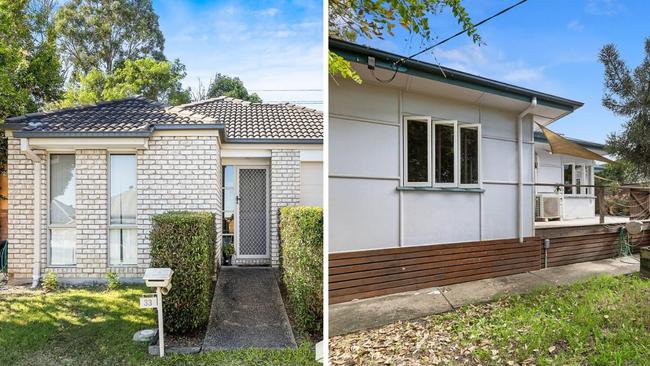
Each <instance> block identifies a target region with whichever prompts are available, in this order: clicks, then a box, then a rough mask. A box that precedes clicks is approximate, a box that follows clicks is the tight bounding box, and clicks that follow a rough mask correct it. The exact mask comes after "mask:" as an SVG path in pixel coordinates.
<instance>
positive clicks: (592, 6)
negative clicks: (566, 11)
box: [585, 0, 626, 15]
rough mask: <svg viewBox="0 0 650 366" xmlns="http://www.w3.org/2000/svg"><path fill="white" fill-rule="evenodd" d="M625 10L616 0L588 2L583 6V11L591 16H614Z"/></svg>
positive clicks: (593, 0)
mask: <svg viewBox="0 0 650 366" xmlns="http://www.w3.org/2000/svg"><path fill="white" fill-rule="evenodd" d="M625 9H626V8H625V5H623V4H621V3H620V2H619V1H618V0H589V1H588V2H587V6H585V11H586V12H587V14H591V15H615V14H618V13H620V12H623V11H625Z"/></svg>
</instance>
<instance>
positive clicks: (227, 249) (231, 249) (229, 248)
mask: <svg viewBox="0 0 650 366" xmlns="http://www.w3.org/2000/svg"><path fill="white" fill-rule="evenodd" d="M223 254H224V255H225V256H229V257H231V256H233V255H234V254H235V246H234V245H232V244H224V246H223Z"/></svg>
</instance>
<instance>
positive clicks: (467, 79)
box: [329, 38, 584, 111]
mask: <svg viewBox="0 0 650 366" xmlns="http://www.w3.org/2000/svg"><path fill="white" fill-rule="evenodd" d="M329 47H330V50H331V51H333V52H335V53H337V54H338V55H340V56H341V57H343V58H344V59H346V60H348V61H350V62H355V63H359V64H367V63H368V56H372V57H374V58H375V63H376V64H375V66H376V67H380V68H382V69H386V70H394V68H393V64H394V62H395V61H398V60H403V59H404V57H402V56H400V55H396V54H393V53H389V52H386V51H382V50H378V49H375V48H371V47H368V46H361V45H358V44H355V43H351V42H346V41H342V40H338V39H333V38H330V40H329ZM398 72H401V73H405V74H409V75H413V76H418V77H422V78H426V79H431V80H435V81H440V82H444V83H448V84H452V85H456V86H461V87H465V88H469V89H474V90H479V91H483V92H488V93H491V94H495V95H500V96H504V97H509V98H513V99H517V100H521V101H530V100H531V99H532V98H533V97H535V98H537V103H538V104H540V105H544V106H547V107H551V108H556V109H561V110H565V111H574V110H576V109H578V108H580V107H582V106H583V105H584V103H582V102H578V101H575V100H571V99H567V98H562V97H558V96H555V95H551V94H547V93H542V92H538V91H535V90H531V89H526V88H522V87H518V86H515V85H511V84H506V83H502V82H499V81H496V80H492V79H488V78H483V77H480V76H477V75H472V74H468V73H466V72H462V71H458V70H454V69H450V68H447V67H444V66H439V65H433V64H430V63H427V62H423V61H418V60H413V59H409V60H406V61H403V62H402V64H401V66H399V67H398Z"/></svg>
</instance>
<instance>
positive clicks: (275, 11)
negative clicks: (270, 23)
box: [258, 8, 280, 17]
mask: <svg viewBox="0 0 650 366" xmlns="http://www.w3.org/2000/svg"><path fill="white" fill-rule="evenodd" d="M279 12H280V9H278V8H268V9H263V10H260V11H258V14H260V15H264V16H267V17H273V16H276V15H277V14H278V13H279Z"/></svg>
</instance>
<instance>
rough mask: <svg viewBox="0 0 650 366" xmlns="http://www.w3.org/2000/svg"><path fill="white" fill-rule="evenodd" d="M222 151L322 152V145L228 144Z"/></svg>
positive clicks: (222, 146) (223, 146)
mask: <svg viewBox="0 0 650 366" xmlns="http://www.w3.org/2000/svg"><path fill="white" fill-rule="evenodd" d="M221 148H222V149H223V150H269V151H271V150H281V149H285V150H321V151H322V150H323V144H242V143H234V144H233V143H228V142H225V143H223V144H222V145H221Z"/></svg>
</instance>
